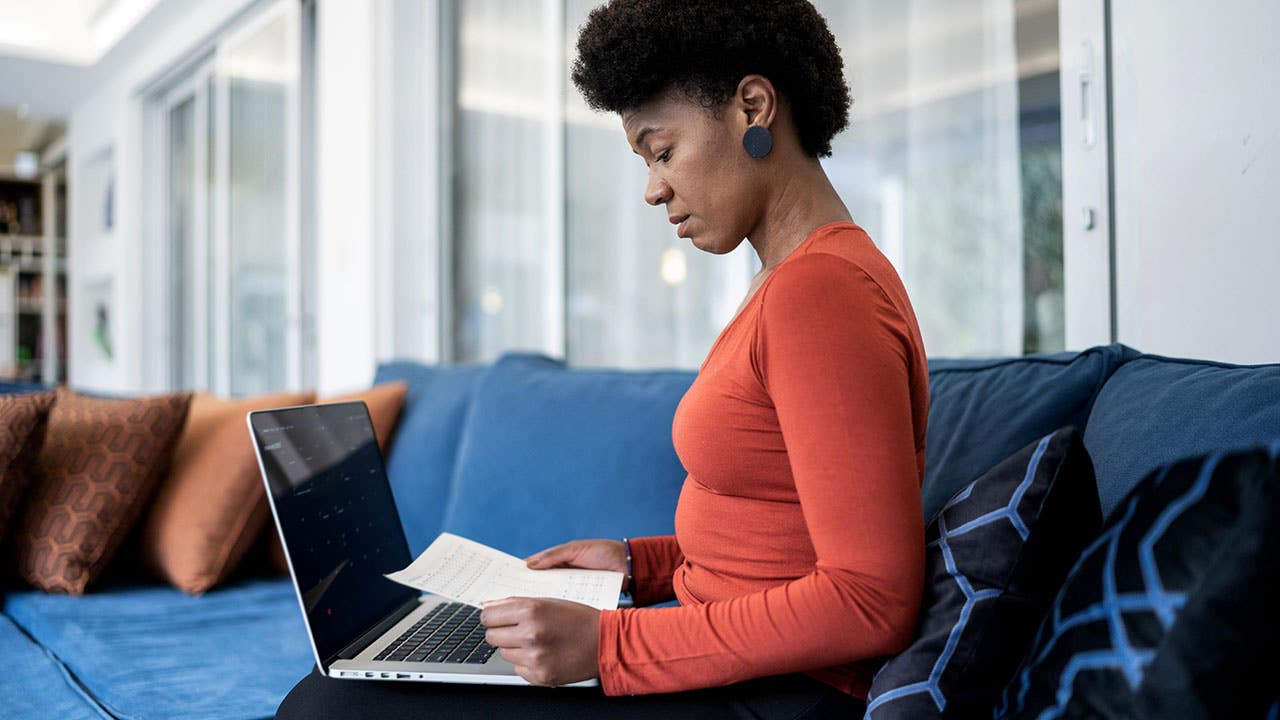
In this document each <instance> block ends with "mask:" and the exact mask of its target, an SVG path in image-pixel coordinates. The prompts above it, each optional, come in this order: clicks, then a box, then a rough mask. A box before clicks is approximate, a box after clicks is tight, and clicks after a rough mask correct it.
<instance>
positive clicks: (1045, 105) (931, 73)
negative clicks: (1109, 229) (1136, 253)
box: [815, 0, 1065, 356]
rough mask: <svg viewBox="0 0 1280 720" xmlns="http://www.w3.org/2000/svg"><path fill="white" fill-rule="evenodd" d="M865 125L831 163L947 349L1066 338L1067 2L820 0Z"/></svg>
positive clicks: (1059, 344)
mask: <svg viewBox="0 0 1280 720" xmlns="http://www.w3.org/2000/svg"><path fill="white" fill-rule="evenodd" d="M815 5H816V6H817V7H818V10H819V11H820V12H821V13H822V14H823V15H824V16H825V17H826V18H827V21H828V23H829V24H830V27H831V30H832V33H833V34H834V35H835V37H836V41H837V43H838V44H839V45H840V47H841V50H842V53H843V55H844V60H845V73H846V77H847V79H848V81H849V84H850V87H851V89H852V94H853V97H854V106H853V111H852V114H851V121H852V122H851V125H850V127H849V129H848V130H846V131H845V132H844V133H842V134H841V135H840V136H838V137H837V138H836V141H835V142H834V143H833V149H834V153H833V155H832V157H830V158H827V159H825V160H824V161H823V165H824V167H825V168H826V170H827V173H828V175H830V176H831V178H832V180H833V182H834V183H835V185H836V189H837V190H838V191H839V192H840V194H841V196H842V197H843V198H844V200H845V203H846V204H847V205H848V206H849V210H850V212H852V213H853V217H854V219H855V220H856V221H857V222H859V223H860V224H862V225H863V227H865V228H866V229H867V231H868V232H869V233H870V234H871V237H872V238H873V239H874V240H875V241H876V243H877V244H878V245H879V247H880V249H881V250H882V251H883V252H884V253H885V254H886V256H887V257H888V258H889V259H890V260H891V261H892V262H893V263H894V265H895V267H896V268H897V269H898V272H899V274H900V275H901V276H902V279H903V282H904V283H905V285H906V287H907V291H908V293H909V294H910V296H911V299H912V303H913V306H914V308H915V311H916V315H917V317H918V318H919V320H920V326H921V333H922V335H923V337H924V341H925V347H926V349H927V351H928V353H929V354H930V355H931V356H966V355H968V356H974V355H977V356H984V355H1020V354H1023V353H1024V352H1028V353H1029V352H1041V351H1056V350H1060V349H1062V348H1063V345H1064V342H1065V337H1064V336H1065V324H1064V322H1063V312H1064V311H1063V304H1062V288H1063V278H1062V174H1061V158H1062V146H1061V140H1060V137H1059V135H1060V130H1059V128H1060V118H1059V113H1060V102H1059V90H1058V23H1057V17H1058V4H1057V2H1056V0H1048V1H1045V0H906V1H905V2H897V1H895V2H887V1H886V0H817V2H815Z"/></svg>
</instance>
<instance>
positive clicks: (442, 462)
mask: <svg viewBox="0 0 1280 720" xmlns="http://www.w3.org/2000/svg"><path fill="white" fill-rule="evenodd" d="M486 370H487V368H485V367H484V366H480V365H460V366H447V365H432V366H428V365H423V364H421V363H417V362H408V361H404V362H390V363H384V364H383V365H381V366H379V367H378V372H377V375H376V377H375V378H374V384H377V383H381V382H392V381H395V380H403V381H405V382H407V383H408V384H409V390H408V392H407V393H406V394H405V399H404V408H403V409H402V410H401V412H400V420H399V422H398V423H397V425H396V433H395V437H394V438H393V439H392V442H391V447H390V449H389V450H388V454H387V476H388V477H389V478H390V480H391V493H392V495H393V496H394V497H395V500H396V508H397V509H398V510H399V512H400V523H401V525H403V526H404V532H405V537H407V538H408V540H409V552H410V553H412V554H413V556H414V557H417V555H418V553H420V552H422V551H423V550H425V549H426V548H427V545H428V544H430V543H431V541H432V540H434V539H435V537H436V535H437V534H439V532H440V527H441V524H442V523H443V521H444V511H445V506H446V504H447V503H448V501H449V494H450V492H451V489H452V483H453V469H454V462H455V460H456V458H457V452H458V444H459V442H460V441H461V438H462V428H463V425H464V423H465V421H466V414H467V410H468V408H470V406H471V396H472V393H473V390H474V388H475V386H476V384H477V382H478V381H479V379H480V376H481V375H482V374H483V373H484V372H485V371H486Z"/></svg>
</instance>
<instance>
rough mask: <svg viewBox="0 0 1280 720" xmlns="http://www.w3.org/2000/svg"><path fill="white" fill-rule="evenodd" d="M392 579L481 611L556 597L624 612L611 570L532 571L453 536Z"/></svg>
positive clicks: (618, 584)
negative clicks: (510, 600)
mask: <svg viewBox="0 0 1280 720" xmlns="http://www.w3.org/2000/svg"><path fill="white" fill-rule="evenodd" d="M386 577H388V578H390V579H391V580H394V581H396V582H398V583H400V584H402V585H408V586H409V587H412V588H417V589H419V590H425V591H427V592H429V593H431V594H433V595H440V596H442V597H446V598H448V599H450V600H453V601H456V602H462V603H466V604H468V605H473V606H476V607H479V606H480V603H482V602H484V601H486V600H500V599H502V598H506V597H552V598H563V599H565V600H572V601H573V602H577V603H582V604H583V605H590V606H591V607H593V608H596V609H598V610H613V609H615V608H617V607H618V593H619V592H621V590H622V580H623V574H622V573H620V572H613V571H611V570H579V569H576V568H553V569H550V570H531V569H529V568H527V567H525V564H524V561H523V560H521V559H520V558H517V557H514V556H512V555H508V554H506V553H504V552H502V551H501V550H495V549H493V548H491V547H489V546H487V545H481V544H480V543H478V542H475V541H472V540H468V539H466V538H463V537H458V536H457V535H453V534H451V533H440V537H438V538H436V539H435V541H434V542H432V543H431V546H430V547H428V548H427V549H426V550H423V551H422V554H421V555H419V556H418V557H417V559H416V560H414V561H413V562H411V563H409V567H407V568H405V569H403V570H400V571H397V572H393V573H389V574H388V575H387V576H386Z"/></svg>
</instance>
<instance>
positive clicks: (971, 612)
mask: <svg viewBox="0 0 1280 720" xmlns="http://www.w3.org/2000/svg"><path fill="white" fill-rule="evenodd" d="M1101 523H1102V511H1101V510H1099V508H1098V491H1097V489H1096V487H1095V486H1094V482H1093V466H1092V465H1091V464H1090V463H1089V454H1088V453H1087V452H1085V449H1084V442H1083V440H1082V439H1081V437H1080V433H1079V432H1078V431H1077V430H1076V429H1075V428H1074V427H1067V428H1063V429H1061V430H1058V431H1057V432H1055V433H1053V434H1051V435H1046V436H1044V437H1043V438H1041V439H1040V440H1037V441H1035V442H1033V443H1031V444H1029V445H1027V446H1026V447H1025V448H1023V449H1021V450H1019V451H1018V452H1017V453H1015V454H1013V455H1012V456H1010V457H1009V458H1007V459H1006V460H1004V461H1002V462H1000V463H999V464H997V465H996V466H995V467H993V468H991V469H990V470H988V471H987V472H986V473H983V475H982V477H980V478H978V479H977V480H975V481H973V482H972V483H970V484H969V485H967V486H965V488H964V489H963V490H961V491H960V492H959V493H957V494H956V495H955V497H953V498H951V500H950V501H948V502H947V504H946V506H944V507H943V509H942V512H940V513H938V516H937V517H936V518H935V519H934V521H933V522H932V523H930V524H929V528H928V531H927V538H926V539H927V541H928V545H927V554H926V569H927V574H926V577H927V583H926V585H925V592H924V606H923V610H922V612H921V617H920V626H919V630H918V631H917V633H916V637H915V640H913V641H912V643H911V645H910V646H909V647H908V648H907V649H906V650H904V651H902V652H901V653H899V654H898V655H896V656H895V657H894V658H893V659H891V660H889V662H887V663H885V665H884V667H882V668H881V669H880V672H879V673H877V674H876V676H875V678H874V680H872V683H871V691H870V694H869V695H868V696H867V715H866V717H867V718H868V720H889V719H890V718H908V719H914V718H971V717H982V716H984V715H988V714H990V712H991V708H992V707H993V706H994V705H995V703H996V700H997V699H998V697H999V694H1000V691H1001V690H1002V689H1004V686H1005V684H1006V683H1008V682H1009V678H1010V677H1011V676H1012V675H1013V671H1014V669H1015V668H1017V666H1018V661H1019V660H1021V659H1022V656H1023V654H1024V653H1026V651H1027V647H1028V646H1029V645H1030V644H1031V640H1032V638H1033V636H1034V635H1035V632H1036V627H1037V626H1038V625H1039V624H1040V620H1041V619H1042V618H1043V617H1044V612H1045V610H1046V609H1047V608H1048V607H1049V604H1050V603H1051V602H1053V598H1054V596H1055V595H1056V594H1057V592H1058V588H1059V586H1060V585H1061V584H1062V580H1063V578H1065V577H1066V575H1067V571H1068V570H1069V569H1071V566H1072V564H1073V563H1074V562H1075V560H1076V556H1077V555H1078V554H1079V553H1080V551H1081V550H1082V549H1084V547H1085V545H1087V544H1088V543H1089V541H1090V540H1092V539H1093V536H1094V534H1095V533H1096V532H1097V531H1098V526H1099V525H1100V524H1101Z"/></svg>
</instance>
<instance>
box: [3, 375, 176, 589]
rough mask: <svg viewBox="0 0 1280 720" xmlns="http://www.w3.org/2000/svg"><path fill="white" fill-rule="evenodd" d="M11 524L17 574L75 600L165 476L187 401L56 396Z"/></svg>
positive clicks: (171, 397) (172, 397) (63, 391)
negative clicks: (33, 468)
mask: <svg viewBox="0 0 1280 720" xmlns="http://www.w3.org/2000/svg"><path fill="white" fill-rule="evenodd" d="M57 393H58V395H57V400H56V402H55V403H54V405H53V409H52V410H51V411H50V412H49V426H48V430H47V431H46V434H45V442H44V448H43V449H42V450H41V451H40V458H39V460H38V462H37V472H36V477H35V479H34V480H33V481H32V483H31V487H30V489H29V490H28V492H27V499H26V501H25V502H24V504H23V506H22V511H21V512H20V513H19V516H18V518H17V520H16V522H15V524H14V532H13V535H12V557H13V561H14V563H13V564H14V565H15V568H16V570H17V573H18V575H19V576H20V577H21V578H22V579H24V580H26V581H27V582H29V583H31V584H32V585H34V586H35V587H37V588H39V589H41V590H45V591H48V592H64V593H71V594H74V595H80V594H83V593H84V590H85V588H86V587H87V586H88V585H89V584H90V583H91V582H93V581H94V579H96V578H97V577H98V575H99V574H100V573H101V572H102V570H103V568H105V567H106V565H107V563H108V562H109V561H110V560H111V558H112V556H113V555H114V554H115V551H116V549H117V548H118V547H119V546H120V543H121V541H123V540H124V538H125V535H126V534H127V533H128V532H129V530H130V528H131V527H132V526H133V523H134V520H136V519H137V518H138V515H139V513H140V512H141V511H142V509H143V505H144V504H145V503H146V502H147V500H149V499H150V497H151V492H152V490H154V489H155V486H156V482H157V481H158V480H159V478H160V477H161V475H162V474H163V473H164V472H165V471H166V470H167V469H168V464H169V459H170V457H171V456H172V454H173V447H174V443H175V442H176V441H177V439H178V434H179V433H180V432H181V431H182V423H183V420H184V419H185V418H186V416H187V407H188V405H189V404H190V402H191V395H190V394H189V393H179V394H173V395H162V396H156V397H146V398H135V399H127V400H118V399H106V398H94V397H88V396H84V395H79V394H77V393H75V392H74V391H72V390H69V389H67V388H65V387H59V388H58V391H57Z"/></svg>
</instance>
